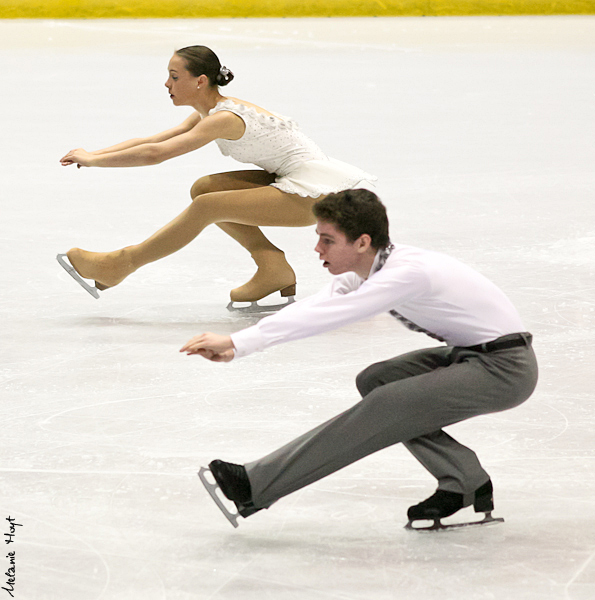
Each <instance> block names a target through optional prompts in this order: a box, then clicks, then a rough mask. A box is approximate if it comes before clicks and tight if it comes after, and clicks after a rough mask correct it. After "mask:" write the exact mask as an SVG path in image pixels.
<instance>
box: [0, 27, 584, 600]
mask: <svg viewBox="0 0 595 600" xmlns="http://www.w3.org/2000/svg"><path fill="white" fill-rule="evenodd" d="M189 44H205V45H208V46H211V47H212V48H213V49H214V50H215V51H216V52H217V53H218V54H219V56H220V57H221V59H222V62H223V63H224V64H226V65H227V66H228V67H230V68H231V69H232V70H233V71H234V72H235V74H236V79H235V81H234V82H233V83H232V85H231V86H230V87H229V88H227V89H226V92H228V93H229V94H231V95H234V96H237V97H240V98H245V99H247V100H250V101H252V102H255V103H257V104H261V105H263V106H264V107H265V108H268V109H269V110H274V111H277V112H280V113H283V114H287V115H291V116H293V117H294V118H295V119H296V120H297V121H298V122H299V123H300V125H301V127H302V129H303V130H304V131H305V132H306V133H308V134H310V135H311V136H312V137H314V139H316V141H317V142H318V143H319V144H320V145H321V146H322V147H323V149H324V150H325V151H326V152H327V153H328V154H329V155H331V156H333V157H335V158H338V159H342V160H345V161H347V162H351V163H353V164H356V165H358V166H360V167H362V168H364V169H366V170H368V171H371V172H373V173H375V174H376V175H378V177H379V187H378V191H379V195H380V196H381V197H382V198H383V199H384V201H385V202H386V204H387V205H388V207H389V215H390V218H391V224H392V237H393V240H395V241H399V242H404V243H410V244H414V245H419V246H423V247H427V248H433V249H438V250H442V251H445V252H447V253H449V254H452V255H454V256H456V257H458V258H460V259H462V260H464V261H466V262H468V263H469V264H471V265H472V266H474V267H476V268H477V269H479V270H480V271H482V272H483V273H484V274H486V275H487V276H488V277H490V278H491V279H493V280H494V281H495V282H496V283H497V284H498V285H500V286H501V287H502V288H503V289H504V290H505V291H506V292H507V293H508V294H509V296H510V297H511V298H512V299H513V301H514V302H515V303H516V305H517V306H518V308H519V309H520V311H521V314H522V316H523V318H524V320H525V325H526V328H527V329H528V330H530V331H531V332H533V334H534V336H535V348H536V351H537V353H538V358H539V360H540V367H541V379H540V384H539V386H538V389H537V391H536V392H535V394H534V396H533V397H532V399H530V400H529V401H528V402H527V403H525V404H524V405H522V406H521V407H519V408H517V409H515V410H513V411H510V412H506V413H502V414H497V415H493V416H488V417H483V418H477V419H474V420H471V421H469V422H466V423H462V424H459V425H457V426H454V427H451V428H449V432H450V433H451V434H453V435H454V436H455V437H457V438H458V439H459V440H460V441H462V442H463V443H465V444H468V445H470V446H471V447H472V448H473V449H475V450H476V451H477V453H478V454H479V456H480V458H481V459H482V462H483V464H484V466H485V467H486V469H487V470H488V471H489V472H490V474H491V476H492V479H493V481H494V486H495V499H496V510H495V512H494V515H495V516H502V517H504V518H505V519H506V522H505V523H504V524H503V525H498V526H495V527H490V528H480V529H473V530H461V531H456V532H447V533H438V534H419V533H411V532H407V531H405V530H404V529H403V525H404V523H405V521H406V518H405V514H406V510H407V507H408V506H409V505H410V504H413V503H417V502H418V501H420V500H422V499H424V498H425V497H427V496H428V495H430V494H431V493H432V492H433V490H434V487H435V482H434V481H433V480H432V478H431V477H430V476H429V475H428V474H427V473H426V472H425V471H424V469H423V468H422V467H421V466H420V465H418V464H417V463H416V462H415V460H414V459H413V458H412V457H411V456H410V455H409V454H408V453H407V452H406V450H405V449H403V448H401V447H393V448H390V449H388V450H385V451H383V452H380V453H377V454H375V455H373V456H370V457H368V458H366V459H364V460H362V461H360V462H358V463H356V464H354V465H351V466H350V467H348V468H347V469H344V470H343V471H340V472H338V473H336V474H335V475H333V476H331V477H329V478H327V479H324V480H322V481H320V482H318V483H316V484H314V485H312V486H310V487H308V488H306V489H303V490H302V491H300V492H297V493H295V494H293V495H291V496H289V497H287V498H285V499H283V500H281V501H280V502H279V503H278V504H276V505H275V506H274V507H273V508H272V509H271V510H269V511H262V512H260V513H258V514H257V515H255V516H254V517H252V518H250V519H248V520H245V521H244V520H242V521H241V524H240V528H239V529H237V530H234V529H233V528H232V527H231V526H230V525H229V524H228V523H227V522H226V521H225V519H224V518H223V516H222V515H221V514H220V513H219V511H218V510H217V508H216V507H215V505H214V504H213V503H212V501H211V499H210V498H209V497H208V495H207V494H206V492H205V491H204V489H203V488H202V486H201V485H200V482H199V480H198V478H197V476H196V472H197V470H198V468H199V467H200V466H201V465H206V464H207V463H208V462H209V461H210V460H212V459H214V458H221V459H224V460H231V461H233V462H247V461H249V460H252V459H255V458H258V457H260V456H262V455H264V454H266V453H268V452H270V451H272V450H273V449H275V448H277V447H278V446H280V445H281V444H282V443H284V442H285V441H287V440H289V439H291V438H293V437H295V436H297V435H298V434H300V433H302V432H304V431H305V430H307V429H309V428H311V427H312V426H314V425H316V424H318V423H320V422H322V421H323V420H326V419H327V418H329V417H331V416H332V415H334V414H336V413H338V412H340V411H342V410H343V409H345V408H347V407H349V406H350V405H351V404H353V403H355V402H356V401H357V400H358V395H357V392H356V389H355V386H354V377H355V375H356V374H357V373H358V372H359V371H360V370H361V369H362V368H364V367H365V366H367V365H368V364H370V363H371V362H374V361H378V360H381V359H384V358H388V357H391V356H393V355H396V354H398V353H401V352H404V351H407V350H410V349H414V348H418V347H422V346H424V345H433V343H434V342H433V341H432V340H430V339H429V338H425V337H424V336H423V335H421V334H415V333H412V332H409V331H407V330H405V329H403V328H402V327H401V326H399V325H398V324H397V323H396V322H394V320H393V319H392V318H391V317H390V316H379V317H377V318H375V319H373V320H371V321H369V322H365V323H358V324H355V325H352V326H349V327H346V328H344V329H342V330H339V331H335V332H333V333H329V334H327V335H323V336H320V337H317V338H313V339H310V340H304V341H301V342H297V343H293V344H288V345H284V346H278V347H276V348H273V349H271V350H269V351H267V352H265V353H262V354H258V355H253V356H251V357H248V358H246V359H243V360H240V361H237V362H235V363H233V362H232V363H231V364H228V365H217V364H213V363H210V362H208V361H205V360H203V359H200V358H197V357H187V356H185V355H182V354H180V353H178V349H179V348H180V346H181V345H182V344H183V343H184V342H185V341H186V340H187V339H188V338H190V337H191V336H192V335H194V334H196V333H200V332H202V331H216V332H220V333H229V332H233V331H236V330H237V329H239V328H243V327H245V326H248V325H250V324H251V323H253V322H255V321H254V319H253V318H250V317H246V316H234V315H232V314H230V313H228V312H227V311H226V310H225V304H226V302H227V299H228V293H229V290H230V289H231V288H233V287H236V286H237V285H240V284H241V283H244V281H246V280H247V279H249V278H250V276H251V275H252V265H251V262H250V259H249V257H248V255H247V253H246V252H245V251H243V250H242V249H241V248H240V247H239V246H237V245H235V243H234V242H232V241H230V240H229V239H228V238H226V236H225V235H224V234H223V233H221V232H220V231H219V230H217V229H216V228H210V229H209V230H207V231H206V232H205V233H204V235H202V236H201V237H200V238H198V239H197V240H196V241H195V242H194V243H193V244H191V245H190V246H189V247H187V248H186V249H184V250H183V251H181V252H179V253H177V254H176V255H174V256H171V257H169V258H168V259H166V260H163V261H161V262H159V263H154V264H152V265H149V266H147V267H145V268H143V269H142V270H140V271H138V272H137V273H135V274H134V275H132V276H131V277H130V278H129V279H128V280H127V281H126V282H125V283H124V284H122V285H121V286H119V287H117V288H114V289H112V290H109V291H108V292H106V293H104V294H103V295H102V297H101V299H100V300H94V299H93V298H91V296H89V295H88V294H86V293H85V292H84V291H83V290H82V289H81V288H80V287H78V286H77V285H76V284H75V283H74V282H73V281H72V280H71V279H70V278H69V277H68V275H67V274H66V273H65V272H64V271H62V269H60V267H59V266H58V264H57V263H56V261H55V255H56V254H57V253H58V252H64V251H65V250H67V249H68V248H70V247H71V246H81V247H83V248H87V249H90V250H111V249H114V248H116V247H121V246H123V245H127V244H130V243H134V242H137V241H140V240H142V239H144V237H146V236H147V235H148V234H150V233H152V232H153V231H154V230H155V229H157V228H158V227H159V226H161V225H162V224H163V223H165V222H166V221H167V220H169V219H170V218H171V217H173V216H174V215H176V214H177V213H178V212H180V211H181V210H182V209H183V207H184V206H185V205H186V204H187V203H188V202H189V194H188V191H189V188H190V185H191V184H192V182H193V181H194V180H195V179H197V178H198V177H200V176H201V175H204V174H207V173H210V172H216V171H222V170H230V169H233V168H236V167H238V164H237V163H234V162H233V161H232V160H231V159H226V158H223V157H222V156H221V155H220V154H219V152H218V150H217V148H216V147H215V146H214V145H212V146H210V147H207V148H203V149H202V150H199V151H197V152H195V153H192V154H190V155H186V156H184V157H181V158H178V159H175V160H172V161H170V162H166V163H164V164H162V165H159V166H156V167H147V168H138V169H81V170H77V169H75V168H62V167H60V165H59V162H58V161H59V159H60V157H61V156H63V155H64V154H65V153H66V152H67V151H68V150H70V149H72V148H76V147H84V148H86V149H88V150H94V149H98V148H101V147H105V146H108V145H111V144H113V143H116V142H119V141H122V140H124V139H128V138H131V137H137V136H142V135H145V134H150V133H155V132H157V131H161V130H163V129H166V128H168V127H170V126H172V125H174V124H176V123H178V122H180V121H182V120H183V119H184V118H185V117H186V115H187V114H188V110H187V109H186V108H175V107H173V106H171V102H170V100H169V97H168V95H167V93H166V90H165V87H164V86H163V84H164V82H165V79H166V71H167V63H168V60H169V58H170V56H171V54H172V53H173V51H174V49H176V48H180V47H182V46H185V45H189ZM0 65H1V73H2V88H3V89H2V93H1V96H0V114H1V119H2V145H1V150H0V158H1V162H2V166H1V173H2V177H1V188H2V189H1V196H0V197H1V207H2V208H1V212H0V252H1V254H0V256H1V260H2V275H1V278H0V281H1V283H0V286H1V290H2V291H1V296H0V318H1V319H2V323H1V339H2V345H1V351H0V352H1V353H0V381H1V403H0V414H1V421H0V423H1V429H0V438H1V442H0V443H1V451H2V460H1V469H0V470H1V472H0V494H1V498H0V500H1V501H0V536H1V537H2V539H3V540H4V541H5V542H6V541H11V540H12V542H13V543H12V544H3V545H2V552H0V573H2V575H0V588H6V586H7V583H6V582H7V576H6V575H4V573H5V571H6V570H7V569H8V568H9V567H10V559H9V558H8V557H7V556H6V555H7V553H8V552H14V553H15V555H14V559H15V563H16V584H15V591H14V592H13V593H14V597H15V598H18V599H19V600H42V599H49V600H99V599H101V600H162V599H167V600H191V599H192V600H194V599H196V600H265V599H271V600H331V599H332V600H392V599H399V600H413V599H415V600H451V599H453V600H454V599H457V600H458V599H461V600H476V599H477V600H483V599H486V600H487V599H496V600H517V599H522V600H525V599H527V600H541V599H547V600H558V599H560V600H590V599H592V598H595V474H594V470H595V460H594V459H595V431H594V430H595V408H594V403H593V400H594V393H593V386H594V384H595V347H594V346H595V296H594V293H595V280H594V278H593V276H594V270H593V265H594V261H595V173H594V166H595V18H593V17H563V18H558V17H551V18H448V19H446V18H445V19H435V18H427V19H408V18H404V19H392V20H391V19H361V20H351V19H333V20H330V19H323V20H314V19H304V20H215V21H193V20H179V21H142V20H140V21H66V22H64V21H42V22H27V21H5V22H0ZM268 233H270V236H271V239H272V240H273V241H274V242H276V243H278V244H280V245H281V246H282V247H283V248H284V249H285V250H286V252H287V255H288V257H289V259H290V261H291V262H292V264H293V265H294V267H295V269H296V271H297V273H298V295H299V296H301V297H304V296H306V295H309V294H311V293H313V292H314V291H316V290H317V289H319V288H320V287H321V286H322V285H323V284H324V283H325V282H326V281H327V280H328V277H329V275H328V273H327V272H326V271H325V270H323V269H322V267H321V266H320V265H319V261H318V259H317V256H316V255H315V253H314V252H313V246H314V244H315V241H316V238H315V235H314V231H313V228H307V229H292V230H287V229H271V230H268ZM437 401H439V399H437ZM467 513H469V514H467ZM466 516H468V517H472V516H473V513H472V511H471V510H467V511H464V512H463V513H462V514H461V515H460V517H463V518H464V517H466ZM8 517H10V518H13V519H15V521H14V522H15V523H18V524H19V525H20V526H16V525H15V527H14V530H15V535H14V537H13V538H10V537H9V535H8V534H10V529H9V525H10V522H9V521H7V520H6V519H7V518H8ZM2 598H7V599H8V598H10V595H9V594H8V592H7V591H5V590H2V589H0V599H2Z"/></svg>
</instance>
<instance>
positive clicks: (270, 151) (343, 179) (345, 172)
mask: <svg viewBox="0 0 595 600" xmlns="http://www.w3.org/2000/svg"><path fill="white" fill-rule="evenodd" d="M222 110H225V111H229V112H232V113H234V114H235V115H237V116H238V117H240V118H241V119H242V120H243V121H244V123H245V125H246V130H245V132H244V135H243V136H242V137H241V138H240V139H239V140H225V139H218V140H216V143H217V145H218V147H219V149H220V150H221V153H222V154H223V155H224V156H230V157H232V158H234V159H235V160H237V161H239V162H242V163H252V164H254V165H256V166H257V167H260V168H261V169H264V170H265V171H267V172H269V173H274V174H275V175H276V176H277V177H276V179H275V181H274V183H272V184H271V185H272V186H273V187H276V188H278V189H279V190H281V191H282V192H287V193H288V194H297V195H299V196H302V197H304V198H306V197H310V198H318V197H319V196H322V195H326V194H332V193H336V192H341V191H343V190H348V189H353V188H356V187H366V188H368V189H370V187H372V186H373V182H374V181H376V177H374V176H373V175H370V174H369V173H366V172H365V171H363V170H362V169H359V168H358V167H354V166H353V165H350V164H348V163H345V162H342V161H340V160H336V159H334V158H329V157H328V156H326V154H324V152H323V151H322V150H321V149H320V148H319V147H318V145H317V144H316V143H315V142H313V141H312V140H311V139H310V138H309V137H308V136H306V135H305V134H303V133H302V132H301V131H300V130H299V127H298V125H297V123H296V122H295V121H294V120H293V119H290V118H288V117H283V116H282V115H278V114H276V113H272V114H265V113H262V112H259V111H257V110H256V109H255V108H254V107H251V106H250V107H249V106H246V105H244V104H241V103H238V102H236V101H234V100H232V99H230V98H227V99H226V100H224V101H222V102H219V103H218V104H217V105H216V106H215V108H213V109H212V110H211V111H210V112H209V115H212V114H214V113H216V112H219V111H222Z"/></svg>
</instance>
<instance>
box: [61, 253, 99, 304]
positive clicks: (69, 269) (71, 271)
mask: <svg viewBox="0 0 595 600" xmlns="http://www.w3.org/2000/svg"><path fill="white" fill-rule="evenodd" d="M56 260H57V261H58V263H59V264H60V266H61V267H62V268H63V269H64V270H65V271H66V272H67V273H68V274H69V275H70V276H71V277H72V278H73V279H74V280H75V281H76V282H77V283H78V284H79V285H80V286H81V287H82V288H83V289H85V290H86V291H87V292H89V294H91V296H93V298H95V299H96V300H98V299H99V290H98V289H97V288H96V287H95V286H91V285H89V284H88V283H87V282H86V281H85V280H84V279H83V278H82V277H81V276H80V275H79V274H78V273H77V272H76V269H75V268H74V267H73V266H72V265H71V264H70V261H69V260H68V257H67V256H66V254H58V256H56Z"/></svg>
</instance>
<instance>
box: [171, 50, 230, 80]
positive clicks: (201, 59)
mask: <svg viewBox="0 0 595 600" xmlns="http://www.w3.org/2000/svg"><path fill="white" fill-rule="evenodd" d="M176 54H177V55H178V56H179V57H181V58H183V59H184V60H185V61H186V69H188V71H189V72H190V73H191V74H192V75H193V76H194V77H200V76H201V75H206V76H207V77H208V78H209V83H210V84H211V85H213V86H215V85H227V84H228V83H229V82H230V81H231V80H232V79H233V73H232V72H231V71H230V70H229V69H228V68H227V67H222V66H221V63H220V62H219V59H218V58H217V55H216V54H215V53H214V52H213V51H212V50H211V49H210V48H207V47H206V46H187V47H186V48H182V49H181V50H176Z"/></svg>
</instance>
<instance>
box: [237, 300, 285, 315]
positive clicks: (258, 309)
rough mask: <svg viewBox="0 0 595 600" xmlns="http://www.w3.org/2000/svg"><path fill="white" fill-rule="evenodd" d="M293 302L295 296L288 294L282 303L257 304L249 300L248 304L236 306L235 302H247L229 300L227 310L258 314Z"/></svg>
mask: <svg viewBox="0 0 595 600" xmlns="http://www.w3.org/2000/svg"><path fill="white" fill-rule="evenodd" d="M294 302H295V296H288V297H287V302H284V303H283V304H270V305H266V304H258V302H250V305H249V306H236V304H248V303H247V302H233V301H232V302H230V303H229V304H228V305H227V310H228V311H229V312H232V313H237V314H244V315H260V314H263V313H273V312H277V311H279V310H281V309H282V308H285V307H286V306H289V305H290V304H293V303H294Z"/></svg>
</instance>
